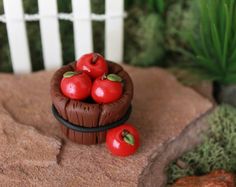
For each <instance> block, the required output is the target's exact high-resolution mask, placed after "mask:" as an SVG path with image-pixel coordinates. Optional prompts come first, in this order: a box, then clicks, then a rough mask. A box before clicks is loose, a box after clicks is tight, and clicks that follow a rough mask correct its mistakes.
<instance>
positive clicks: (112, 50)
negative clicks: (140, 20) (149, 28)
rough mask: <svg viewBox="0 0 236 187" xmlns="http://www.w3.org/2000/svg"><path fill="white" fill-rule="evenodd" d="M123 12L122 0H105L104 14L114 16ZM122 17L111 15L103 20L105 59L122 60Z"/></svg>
mask: <svg viewBox="0 0 236 187" xmlns="http://www.w3.org/2000/svg"><path fill="white" fill-rule="evenodd" d="M123 13H124V0H115V1H114V0H106V15H107V16H108V17H109V16H111V17H112V16H116V15H122V14H123ZM123 24H124V21H123V18H122V17H112V18H110V19H109V18H108V19H106V22H105V56H106V59H109V60H112V61H115V62H122V60H123Z"/></svg>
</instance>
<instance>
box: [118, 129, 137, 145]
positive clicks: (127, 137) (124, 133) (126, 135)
mask: <svg viewBox="0 0 236 187" xmlns="http://www.w3.org/2000/svg"><path fill="white" fill-rule="evenodd" d="M121 135H122V137H123V140H124V141H125V142H126V143H128V144H130V145H132V146H133V145H134V136H133V135H132V134H131V133H130V132H129V131H127V130H126V129H124V130H123V131H122V134H121Z"/></svg>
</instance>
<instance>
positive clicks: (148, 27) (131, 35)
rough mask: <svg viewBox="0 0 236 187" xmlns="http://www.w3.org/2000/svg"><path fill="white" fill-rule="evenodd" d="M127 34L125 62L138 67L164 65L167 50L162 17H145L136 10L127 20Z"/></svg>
mask: <svg viewBox="0 0 236 187" xmlns="http://www.w3.org/2000/svg"><path fill="white" fill-rule="evenodd" d="M131 13H133V12H131ZM125 33H126V34H125V62H127V63H130V64H133V65H137V66H151V65H160V64H162V59H163V57H164V54H165V48H164V24H163V20H162V18H161V17H160V15H158V14H155V13H152V14H148V15H145V14H144V13H143V12H142V11H141V10H139V9H135V12H134V15H132V17H130V18H128V19H127V20H126V23H125Z"/></svg>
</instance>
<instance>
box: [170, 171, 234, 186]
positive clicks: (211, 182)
mask: <svg viewBox="0 0 236 187" xmlns="http://www.w3.org/2000/svg"><path fill="white" fill-rule="evenodd" d="M235 185H236V184H235V175H234V174H232V173H228V172H226V171H224V170H216V171H213V172H211V173H209V174H208V175H204V176H200V177H199V176H188V177H183V178H181V179H179V180H178V181H177V182H176V183H175V184H174V185H172V187H235Z"/></svg>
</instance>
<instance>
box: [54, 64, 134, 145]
mask: <svg viewBox="0 0 236 187" xmlns="http://www.w3.org/2000/svg"><path fill="white" fill-rule="evenodd" d="M108 68H109V73H115V74H117V75H119V76H120V77H122V79H123V81H124V87H123V95H122V97H121V98H120V99H119V100H117V101H115V102H112V103H108V104H97V103H93V102H91V99H88V100H87V101H79V100H73V99H69V98H67V97H65V96H64V95H63V94H62V92H61V89H60V82H61V79H62V77H63V74H64V73H65V72H67V71H74V70H75V62H73V63H71V64H69V65H66V66H63V67H62V68H60V69H59V70H57V71H56V72H55V74H54V75H53V77H52V80H51V88H50V93H51V98H52V103H53V105H54V106H55V108H56V110H57V112H58V114H59V115H60V116H61V117H62V118H63V119H65V120H67V121H69V122H71V123H73V124H75V125H78V126H82V125H83V126H84V127H89V128H92V127H99V126H104V125H107V124H111V123H113V122H116V121H117V120H120V119H121V118H122V117H123V116H124V115H125V114H126V112H127V110H128V109H129V106H130V104H131V100H132V98H133V83H132V80H131V78H130V76H129V75H128V73H127V72H125V71H124V69H123V68H122V67H121V66H120V65H118V64H116V63H113V62H110V61H108ZM61 129H62V132H63V133H64V134H65V136H66V137H67V138H68V139H70V140H72V141H74V142H76V143H80V144H85V145H91V144H100V143H103V142H104V141H105V140H106V131H103V132H78V131H74V130H72V129H70V128H68V127H66V126H64V125H62V124H61Z"/></svg>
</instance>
